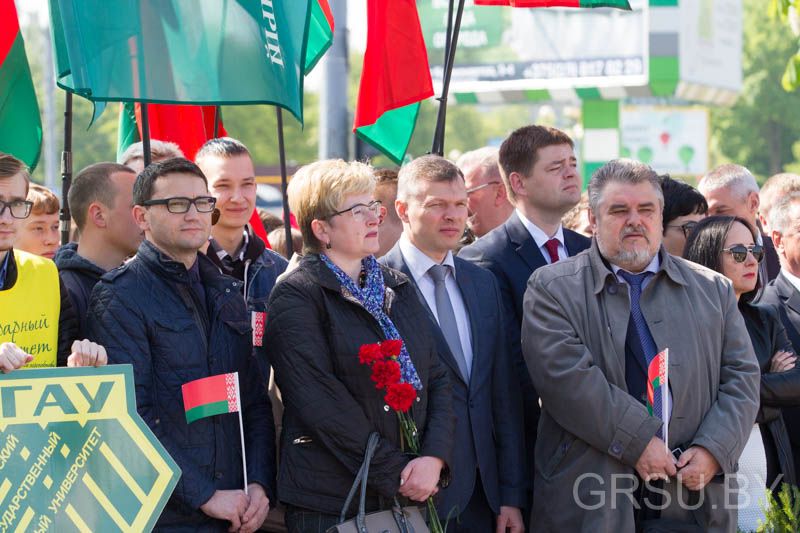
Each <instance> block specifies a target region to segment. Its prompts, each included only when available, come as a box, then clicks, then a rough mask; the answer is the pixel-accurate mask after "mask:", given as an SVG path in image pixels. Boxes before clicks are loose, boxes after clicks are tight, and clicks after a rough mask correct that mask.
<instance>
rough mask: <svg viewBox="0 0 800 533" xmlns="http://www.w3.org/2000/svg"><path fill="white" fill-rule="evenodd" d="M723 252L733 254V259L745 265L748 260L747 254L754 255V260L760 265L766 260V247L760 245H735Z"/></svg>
mask: <svg viewBox="0 0 800 533" xmlns="http://www.w3.org/2000/svg"><path fill="white" fill-rule="evenodd" d="M722 251H723V252H727V253H729V254H731V257H733V260H734V261H736V262H737V263H744V262H745V261H746V260H747V252H750V253H751V254H753V259H755V260H756V262H758V263H760V262H761V260H762V259H764V247H763V246H761V245H760V244H754V245H753V246H745V245H744V244H734V245H733V246H731V247H730V248H724V249H723V250H722Z"/></svg>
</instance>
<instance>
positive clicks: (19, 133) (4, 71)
mask: <svg viewBox="0 0 800 533" xmlns="http://www.w3.org/2000/svg"><path fill="white" fill-rule="evenodd" d="M41 146H42V122H41V119H40V118H39V104H38V103H37V102H36V93H35V92H34V90H33V81H32V80H31V70H30V67H29V66H28V58H27V57H26V56H25V44H24V43H23V42H22V33H20V31H19V22H18V19H17V9H16V7H15V6H14V0H0V152H5V153H8V154H12V155H14V156H15V157H17V158H19V159H21V160H22V161H24V162H25V164H26V165H28V166H29V167H31V168H33V167H35V166H36V163H37V162H38V161H39V151H40V148H41Z"/></svg>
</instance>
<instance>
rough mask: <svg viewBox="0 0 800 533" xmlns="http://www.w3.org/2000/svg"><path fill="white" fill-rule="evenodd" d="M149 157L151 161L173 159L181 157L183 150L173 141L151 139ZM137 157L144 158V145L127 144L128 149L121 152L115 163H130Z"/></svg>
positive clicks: (139, 143)
mask: <svg viewBox="0 0 800 533" xmlns="http://www.w3.org/2000/svg"><path fill="white" fill-rule="evenodd" d="M150 157H151V158H152V159H153V161H160V160H162V159H174V158H176V157H183V152H182V151H181V149H180V147H179V146H178V145H177V144H175V143H172V142H167V141H159V140H156V139H151V140H150ZM137 159H144V147H143V145H142V143H141V142H138V143H133V144H132V145H130V146H128V149H127V150H125V151H124V152H122V155H121V156H119V158H118V159H117V163H119V164H121V165H130V164H131V163H132V162H133V161H136V160H137Z"/></svg>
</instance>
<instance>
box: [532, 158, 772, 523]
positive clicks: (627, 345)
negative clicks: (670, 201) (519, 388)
mask: <svg viewBox="0 0 800 533" xmlns="http://www.w3.org/2000/svg"><path fill="white" fill-rule="evenodd" d="M589 205H590V220H591V222H592V223H593V224H594V225H595V227H596V232H595V240H594V241H593V243H592V246H591V248H590V249H589V250H587V251H585V252H582V253H580V254H578V255H577V256H575V257H572V258H569V259H566V260H563V261H559V262H558V263H556V264H554V265H551V266H548V267H545V268H541V269H539V270H537V271H536V272H535V273H534V274H533V276H531V279H530V280H529V282H528V289H527V292H526V294H525V302H524V313H525V318H524V321H523V326H522V350H523V354H524V356H525V360H526V362H527V364H528V367H529V369H530V374H531V378H532V380H533V382H534V385H535V386H536V390H537V391H538V392H539V394H540V396H541V399H542V415H541V419H540V424H539V435H538V440H537V442H536V473H535V475H536V478H535V483H534V490H535V494H534V509H533V514H532V520H531V524H532V529H533V530H535V531H592V532H594V531H634V530H635V528H636V526H641V525H642V523H643V522H644V521H645V520H661V521H662V522H667V521H671V523H667V524H665V523H662V524H661V526H662V528H664V529H662V530H665V531H666V530H675V529H676V528H677V527H678V525H677V523H681V524H689V525H694V526H695V527H699V528H702V529H701V530H704V531H715V532H716V531H719V532H721V531H725V532H735V531H736V525H737V513H736V509H735V507H734V505H735V502H736V496H735V494H734V495H733V496H731V492H732V491H735V490H736V487H737V485H736V481H735V479H734V478H733V476H729V474H734V473H735V471H736V463H737V460H738V459H739V456H740V454H741V452H742V449H743V448H744V445H745V442H746V441H747V436H748V435H749V433H750V430H751V428H752V425H753V422H754V420H755V416H756V410H757V408H758V397H759V396H758V393H759V388H758V383H759V370H758V364H757V362H756V358H755V355H754V353H753V348H752V345H751V343H750V339H749V337H748V334H747V330H746V329H745V325H744V321H743V319H742V317H741V315H740V313H739V312H738V310H737V307H736V305H737V304H736V298H735V296H734V293H733V289H732V287H731V285H730V283H729V282H728V281H727V280H726V279H725V278H724V277H722V276H720V275H718V274H716V273H715V272H712V271H711V270H709V269H706V268H704V267H701V266H698V265H695V264H694V263H690V262H688V261H685V260H683V259H681V258H676V257H673V256H670V255H669V254H667V253H666V252H665V250H664V248H663V246H662V245H661V236H662V233H661V217H662V210H663V195H662V192H661V188H660V186H659V183H658V179H657V176H656V173H655V172H654V171H653V170H652V169H651V168H650V167H648V166H647V165H644V164H642V163H639V162H636V161H632V160H615V161H611V162H609V163H607V164H606V165H604V166H603V167H601V168H600V169H599V170H597V172H595V174H594V176H593V177H592V180H591V182H590V183H589ZM665 348H669V353H670V361H669V391H668V392H666V393H665V392H663V389H658V390H656V391H655V394H654V395H653V404H654V406H655V408H654V409H653V411H654V414H653V415H650V414H648V409H647V407H646V406H645V400H646V398H647V392H646V391H647V379H648V378H647V370H646V369H647V368H648V366H649V363H650V362H651V361H652V360H653V358H654V356H655V355H656V354H657V353H658V352H660V351H662V350H664V349H665ZM662 403H665V404H666V405H667V406H668V411H667V413H668V414H667V416H666V420H662V419H661V417H662V416H663V415H662V414H661V413H662V410H661V409H659V408H658V406H659V405H660V404H662ZM665 425H666V426H668V428H669V432H668V434H669V437H668V442H666V443H665V442H664V440H662V438H663V437H664V431H663V430H664V427H665ZM676 448H680V449H681V450H682V454H681V455H680V457H679V458H678V459H677V460H676V459H675V457H674V455H677V454H673V453H670V451H671V450H674V449H676ZM653 480H658V482H656V483H655V484H651V483H650V482H651V481H653ZM643 487H644V488H643ZM687 489H688V490H687ZM731 502H733V503H731ZM693 507H694V509H693ZM683 527H685V525H684V526H683Z"/></svg>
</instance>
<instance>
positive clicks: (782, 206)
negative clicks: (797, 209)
mask: <svg viewBox="0 0 800 533" xmlns="http://www.w3.org/2000/svg"><path fill="white" fill-rule="evenodd" d="M798 202H800V191H792V192H790V193H789V194H787V195H785V196H782V197H781V198H780V199H779V200H778V202H777V203H776V204H775V205H774V206H772V209H770V211H769V226H770V228H772V229H773V230H774V231H777V232H778V233H781V234H785V233H786V232H787V231H788V230H789V229H790V226H791V224H792V222H797V220H795V219H793V218H792V206H793V205H795V204H796V203H798Z"/></svg>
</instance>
